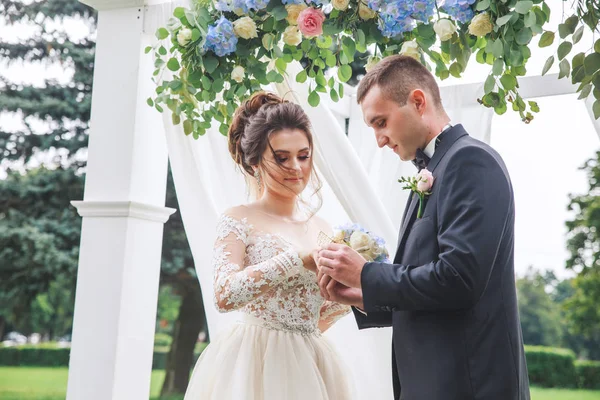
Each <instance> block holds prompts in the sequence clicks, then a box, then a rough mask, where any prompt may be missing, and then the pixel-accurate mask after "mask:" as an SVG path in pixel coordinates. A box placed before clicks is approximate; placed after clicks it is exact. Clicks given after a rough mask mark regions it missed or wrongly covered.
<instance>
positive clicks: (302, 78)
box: [296, 70, 308, 83]
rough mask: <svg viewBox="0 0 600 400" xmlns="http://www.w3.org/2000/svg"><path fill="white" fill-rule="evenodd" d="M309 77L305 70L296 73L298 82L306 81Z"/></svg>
mask: <svg viewBox="0 0 600 400" xmlns="http://www.w3.org/2000/svg"><path fill="white" fill-rule="evenodd" d="M307 79H308V75H307V74H306V71H305V70H302V71H300V72H298V75H296V82H298V83H304V82H306V80H307Z"/></svg>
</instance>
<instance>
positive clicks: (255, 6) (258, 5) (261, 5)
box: [246, 0, 269, 11]
mask: <svg viewBox="0 0 600 400" xmlns="http://www.w3.org/2000/svg"><path fill="white" fill-rule="evenodd" d="M246 3H247V5H248V8H250V9H252V10H254V11H260V10H264V9H265V8H267V6H268V5H269V0H247V2H246Z"/></svg>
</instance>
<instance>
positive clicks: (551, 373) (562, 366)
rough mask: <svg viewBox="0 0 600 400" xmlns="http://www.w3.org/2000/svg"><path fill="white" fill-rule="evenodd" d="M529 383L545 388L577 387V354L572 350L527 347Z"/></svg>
mask: <svg viewBox="0 0 600 400" xmlns="http://www.w3.org/2000/svg"><path fill="white" fill-rule="evenodd" d="M525 356H526V358H527V371H528V372H529V382H530V383H531V384H533V385H539V386H543V387H575V386H576V382H577V379H576V370H575V364H574V362H575V354H574V353H573V352H572V351H571V350H567V349H558V348H552V347H542V346H525Z"/></svg>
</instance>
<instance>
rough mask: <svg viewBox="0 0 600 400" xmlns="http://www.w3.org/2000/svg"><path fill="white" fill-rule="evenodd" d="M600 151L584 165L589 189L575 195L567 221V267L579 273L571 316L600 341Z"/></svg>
mask: <svg viewBox="0 0 600 400" xmlns="http://www.w3.org/2000/svg"><path fill="white" fill-rule="evenodd" d="M599 160H600V152H598V153H596V158H594V159H590V160H588V161H587V162H586V164H585V165H584V166H583V167H582V169H584V170H585V171H586V173H587V175H588V179H589V190H588V191H587V192H586V193H584V194H581V195H571V201H570V204H569V210H570V211H573V213H574V218H573V219H572V220H571V221H568V222H567V228H568V230H569V234H568V236H567V238H568V241H567V248H568V250H569V252H570V253H571V257H570V258H569V259H568V260H567V268H570V269H572V270H574V271H576V272H577V273H578V275H577V277H576V278H575V279H574V280H573V289H574V290H573V291H574V293H573V295H572V296H571V297H570V298H568V299H567V300H566V302H565V308H566V310H567V317H568V319H569V321H570V323H571V325H572V328H573V331H574V332H575V333H578V334H581V335H583V336H584V337H586V338H587V339H590V340H594V341H598V343H600V308H599V307H598V304H600V248H599V247H598V243H599V241H600V237H599V236H598V234H599V232H600V195H599V193H600V163H599Z"/></svg>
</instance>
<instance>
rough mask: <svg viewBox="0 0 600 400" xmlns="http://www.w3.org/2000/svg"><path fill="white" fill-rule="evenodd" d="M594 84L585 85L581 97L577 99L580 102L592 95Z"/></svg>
mask: <svg viewBox="0 0 600 400" xmlns="http://www.w3.org/2000/svg"><path fill="white" fill-rule="evenodd" d="M592 87H593V86H592V84H591V83H588V84H587V85H585V86H584V87H583V89H581V93H580V94H579V97H578V98H577V99H578V100H582V99H585V98H586V97H588V96H589V95H590V93H591V92H592Z"/></svg>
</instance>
